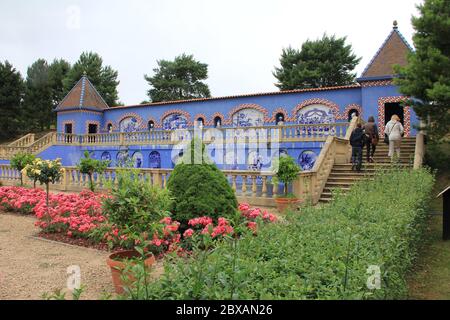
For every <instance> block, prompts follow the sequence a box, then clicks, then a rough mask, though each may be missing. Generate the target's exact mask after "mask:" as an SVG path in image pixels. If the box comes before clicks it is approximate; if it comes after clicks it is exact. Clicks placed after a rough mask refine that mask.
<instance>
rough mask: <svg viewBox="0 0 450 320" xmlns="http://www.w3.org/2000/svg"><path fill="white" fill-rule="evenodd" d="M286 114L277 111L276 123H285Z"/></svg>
mask: <svg viewBox="0 0 450 320" xmlns="http://www.w3.org/2000/svg"><path fill="white" fill-rule="evenodd" d="M284 121H285V120H284V114H283V113H281V112H280V113H277V115H276V116H275V124H276V125H277V126H278V125H283V124H284Z"/></svg>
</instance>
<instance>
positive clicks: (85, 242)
mask: <svg viewBox="0 0 450 320" xmlns="http://www.w3.org/2000/svg"><path fill="white" fill-rule="evenodd" d="M37 236H38V237H40V238H43V239H46V240H51V241H57V242H62V243H66V244H70V245H74V246H79V247H85V248H90V249H96V250H101V251H110V248H109V247H108V244H107V243H105V242H103V243H102V242H100V243H96V242H94V241H92V240H90V239H86V238H73V237H69V236H67V235H66V234H63V233H45V232H39V233H38V234H37ZM116 249H118V248H116Z"/></svg>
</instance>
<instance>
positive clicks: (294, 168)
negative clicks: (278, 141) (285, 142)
mask: <svg viewBox="0 0 450 320" xmlns="http://www.w3.org/2000/svg"><path fill="white" fill-rule="evenodd" d="M300 171H301V169H300V167H299V166H298V165H297V164H296V163H295V160H294V158H292V157H290V156H287V155H283V156H281V157H280V158H279V160H278V161H277V162H276V163H275V170H274V172H275V173H276V175H275V177H274V178H273V183H275V184H278V183H279V182H282V183H283V184H284V188H283V195H280V196H278V197H276V198H275V202H276V204H277V209H278V211H279V212H284V211H285V210H286V209H296V208H297V207H298V205H299V204H300V202H301V199H298V198H297V197H295V195H294V194H292V193H289V192H288V190H289V185H290V184H292V182H294V181H295V180H296V179H298V174H299V173H300Z"/></svg>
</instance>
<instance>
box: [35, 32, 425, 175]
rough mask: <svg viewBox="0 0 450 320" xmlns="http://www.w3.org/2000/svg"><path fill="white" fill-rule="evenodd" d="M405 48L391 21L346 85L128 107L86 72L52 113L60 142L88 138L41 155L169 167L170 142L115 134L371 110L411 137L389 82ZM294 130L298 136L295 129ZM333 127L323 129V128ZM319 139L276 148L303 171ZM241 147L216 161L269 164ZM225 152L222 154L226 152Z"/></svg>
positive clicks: (294, 120) (330, 117) (268, 123)
mask: <svg viewBox="0 0 450 320" xmlns="http://www.w3.org/2000/svg"><path fill="white" fill-rule="evenodd" d="M411 50H413V49H412V48H411V47H410V45H409V44H408V43H407V41H406V40H405V39H404V38H403V36H402V35H401V33H400V32H399V31H398V29H397V26H395V25H394V28H393V30H392V32H391V33H390V34H389V36H388V37H387V39H386V41H385V42H384V43H383V45H382V46H381V47H380V50H379V51H378V52H377V53H376V54H375V56H374V58H373V59H372V61H371V62H370V63H369V65H368V66H367V68H366V69H365V70H364V72H363V74H362V75H361V77H360V78H358V79H357V82H356V83H355V84H352V85H348V86H340V87H330V88H318V89H304V90H292V91H283V92H269V93H255V94H248V95H238V96H228V97H217V98H206V99H194V100H188V101H174V102H161V103H149V104H141V105H130V106H116V107H114V106H108V105H107V104H106V103H105V101H104V100H103V99H102V97H101V96H100V95H99V93H98V92H97V90H96V89H95V88H94V86H93V85H92V83H91V82H90V81H89V79H88V78H87V77H85V76H84V77H83V78H82V79H80V81H79V82H78V83H77V84H76V85H75V87H74V88H73V89H72V90H71V91H70V93H69V94H68V95H67V96H66V97H65V98H64V100H63V101H62V102H61V104H60V105H59V106H58V107H57V109H56V112H57V131H58V132H59V133H64V134H65V135H64V138H63V139H66V140H65V141H63V142H67V139H71V138H70V135H71V134H72V135H82V136H84V138H83V139H84V140H83V141H84V142H86V143H80V144H76V143H70V144H68V143H60V144H58V143H56V144H54V145H52V146H50V147H49V148H47V149H46V150H44V151H42V152H41V153H40V156H41V157H43V158H55V157H60V158H62V159H63V164H64V165H75V164H76V163H77V162H78V161H79V159H80V157H81V156H82V154H83V152H84V151H85V150H88V151H89V152H90V153H91V155H92V156H93V157H94V158H97V159H106V160H111V165H112V166H117V165H120V163H122V162H123V161H124V160H125V159H126V158H128V157H129V158H133V159H134V163H135V166H137V167H146V168H172V167H173V166H174V164H175V162H176V157H177V156H179V155H181V153H182V150H176V152H174V144H173V143H164V139H160V138H158V139H154V140H148V139H147V140H146V139H143V140H142V143H139V141H140V140H139V137H138V135H136V140H134V141H133V143H126V141H125V142H124V140H121V142H117V141H119V140H120V139H121V138H120V137H119V136H123V135H124V134H122V135H121V134H120V133H126V134H133V133H138V132H141V133H145V132H147V133H151V135H152V137H154V136H157V135H158V132H175V131H180V130H183V129H192V128H194V127H197V128H198V127H201V128H203V129H209V128H220V129H221V130H223V129H226V128H248V127H252V128H253V127H272V126H273V127H275V126H277V127H280V128H281V127H283V126H287V127H289V126H291V125H306V127H307V128H310V129H308V130H313V131H314V130H316V129H314V127H313V126H314V125H317V124H321V125H322V128H321V129H317V130H329V129H326V126H324V125H327V124H339V123H342V124H343V123H348V121H349V120H350V119H351V118H352V115H355V114H356V115H359V116H362V117H363V118H364V119H367V117H368V116H374V117H375V119H376V122H377V123H378V125H379V128H380V135H383V132H384V125H385V123H386V122H387V121H388V120H389V119H390V117H391V116H392V115H393V114H397V115H399V116H400V118H401V120H402V122H403V124H404V127H405V135H406V136H414V135H415V133H416V131H415V129H414V125H415V124H417V123H418V119H417V117H416V115H415V114H414V112H413V110H412V108H410V107H408V106H406V105H403V104H402V102H404V101H406V100H407V97H405V96H402V95H401V94H400V92H399V91H398V88H397V87H396V86H395V85H394V84H393V79H394V77H395V75H394V71H393V65H394V64H399V65H405V64H406V56H407V54H408V52H409V51H411ZM308 126H309V127H308ZM324 128H325V129H324ZM295 130H297V131H296V134H297V136H298V137H299V136H300V134H299V129H298V127H297V129H295ZM330 130H331V129H330ZM332 130H335V129H332ZM342 130H345V129H342ZM333 132H334V131H333ZM333 132H332V131H329V132H328V131H327V134H333ZM309 133H311V132H309ZM313 133H314V132H313ZM322 133H323V132H322ZM296 134H294V138H295V135H296ZM307 134H308V132H307ZM74 137H75V136H74ZM118 137H119V138H118ZM147 137H148V135H147ZM77 139H78V138H77ZM117 139H119V140H117ZM122 139H123V138H122ZM149 141H157V142H154V143H153V142H149ZM70 142H72V141H70ZM116 142H117V143H116ZM323 143H324V140H323V139H322V140H321V139H301V138H298V139H287V141H283V140H282V141H281V144H280V146H279V152H281V153H288V154H290V155H291V156H293V157H294V158H295V159H297V160H298V162H299V164H300V165H301V166H302V167H303V169H305V170H308V169H311V168H312V166H313V165H314V162H315V160H316V158H317V156H318V154H319V153H320V150H321V148H322V146H323ZM269 148H270V147H269ZM243 149H244V150H243V152H244V154H245V156H246V159H245V161H242V162H241V163H238V164H236V163H235V161H233V160H232V161H231V162H227V161H225V164H223V165H222V164H219V166H221V167H222V168H224V169H248V167H249V166H250V167H251V166H255V165H256V166H258V165H259V166H261V165H263V166H269V165H270V159H269V160H267V159H265V160H264V161H263V160H262V159H261V155H259V154H258V152H256V153H255V152H253V153H252V152H251V151H250V150H249V149H246V147H243ZM174 154H175V157H174ZM223 157H225V158H226V157H227V154H224V155H223ZM263 157H265V156H263ZM263 162H264V164H262V163H263Z"/></svg>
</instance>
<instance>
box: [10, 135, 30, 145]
mask: <svg viewBox="0 0 450 320" xmlns="http://www.w3.org/2000/svg"><path fill="white" fill-rule="evenodd" d="M34 137H35V134H34V133H28V134H26V135H24V136H23V137H21V138H19V139H17V140H15V141H13V142H11V143H10V144H8V146H9V147H28V146H29V145H30V144H32V143H33V142H34Z"/></svg>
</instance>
